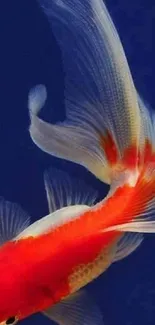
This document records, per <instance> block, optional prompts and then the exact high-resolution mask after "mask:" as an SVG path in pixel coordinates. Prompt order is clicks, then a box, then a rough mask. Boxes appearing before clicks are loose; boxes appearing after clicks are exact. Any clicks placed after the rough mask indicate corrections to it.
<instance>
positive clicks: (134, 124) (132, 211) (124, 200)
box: [28, 0, 155, 323]
mask: <svg viewBox="0 0 155 325" xmlns="http://www.w3.org/2000/svg"><path fill="white" fill-rule="evenodd" d="M38 3H39V4H40V5H41V7H42V9H43V11H44V13H45V16H47V18H48V20H49V24H50V25H51V27H52V31H53V33H54V35H55V37H56V40H57V42H58V44H59V46H60V48H61V51H62V58H63V66H64V72H65V106H66V117H67V118H66V120H65V121H64V122H63V123H57V124H55V125H52V124H49V123H47V122H45V121H43V120H42V119H41V118H40V117H39V116H38V115H39V112H40V110H41V109H42V107H43V106H44V104H45V102H46V100H47V90H46V87H45V86H44V85H38V86H35V87H34V88H33V89H31V91H30V93H29V98H28V106H29V112H30V119H31V124H30V129H29V130H30V136H31V138H32V140H33V141H34V143H35V144H36V145H37V146H38V147H39V148H41V149H42V150H43V151H45V152H47V153H49V154H51V155H53V156H56V157H58V158H61V159H66V160H70V161H72V162H75V163H78V164H81V165H82V166H84V167H85V168H87V169H88V170H89V171H90V172H91V173H93V174H94V175H95V176H96V177H97V178H98V179H100V180H101V181H103V182H105V183H107V184H109V185H110V190H109V193H108V195H107V197H106V198H104V199H103V200H102V201H101V202H99V203H97V204H96V205H94V206H92V207H89V209H88V210H85V208H82V206H81V205H80V206H79V208H77V206H76V209H79V210H78V212H77V210H76V213H77V214H74V212H73V211H72V210H70V207H66V209H65V213H66V219H65V223H64V224H63V225H59V227H58V228H57V231H56V232H55V234H54V235H53V236H55V237H52V240H51V242H52V243H53V247H54V252H55V253H56V251H57V250H58V248H57V245H58V246H59V247H60V246H61V240H60V238H61V239H62V238H63V241H62V242H63V243H64V240H65V245H64V246H63V249H64V252H67V253H68V254H69V258H68V260H63V258H62V256H64V255H65V256H68V254H67V253H65V254H64V253H63V254H62V252H61V255H59V256H61V261H62V263H60V264H59V265H58V264H57V266H59V267H57V268H55V270H56V271H55V272H56V276H58V277H59V276H60V270H61V269H62V265H65V268H64V269H63V275H64V273H65V272H66V273H65V276H64V277H63V280H64V278H67V279H71V281H72V280H73V282H72V283H74V285H73V287H72V286H71V287H70V288H71V289H70V290H69V292H68V293H67V290H66V287H65V286H64V282H63V281H62V282H61V286H60V291H61V292H60V291H59V290H58V291H57V290H56V288H55V289H53V292H54V294H55V295H56V296H57V299H56V298H55V300H54V303H59V301H60V300H61V299H62V297H63V298H64V300H62V301H65V297H66V296H67V295H69V294H74V292H77V291H78V290H79V289H80V288H82V287H83V286H84V285H86V284H87V283H88V282H90V281H92V280H93V279H94V278H96V277H97V276H98V275H99V274H101V273H103V271H104V270H105V269H106V268H107V267H108V266H109V265H110V264H111V263H112V261H115V260H118V259H119V257H118V256H119V252H120V259H121V258H122V257H123V256H124V257H125V256H127V255H129V252H132V251H134V250H135V249H136V248H137V247H138V246H139V245H140V243H141V242H142V240H143V235H142V234H140V233H154V232H155V220H154V214H155V139H154V131H155V118H154V113H153V112H149V110H148V109H147V105H146V104H145V103H144V101H143V100H142V98H141V97H140V95H139V94H138V92H137V90H136V88H135V86H134V83H133V80H132V76H131V72H130V69H129V66H128V63H127V59H126V56H125V53H124V50H123V47H122V44H121V41H120V38H119V36H118V33H117V31H116V29H115V26H114V24H113V22H112V20H111V18H110V15H109V13H108V11H107V9H106V6H105V4H104V3H103V2H102V0H85V1H84V0H53V1H51V0H38ZM71 209H72V208H71ZM82 209H84V210H83V211H82ZM70 212H71V213H70ZM61 220H62V219H61ZM138 233H139V234H138ZM60 234H61V236H60ZM128 236H129V237H128ZM122 242H123V244H122V246H121V244H120V243H122ZM55 243H56V244H55ZM66 243H67V244H66ZM119 245H120V246H121V249H120V250H119V248H118V247H119ZM134 245H135V246H134ZM67 249H68V250H67ZM111 254H112V255H111ZM107 256H113V257H112V258H110V260H109V257H108V259H107ZM75 260H76V262H75ZM101 260H102V262H101V264H102V263H103V264H102V265H101V268H100V271H99V270H97V269H98V267H97V269H96V263H97V265H98V262H99V264H100V261H101ZM56 262H57V263H58V259H56ZM56 262H55V265H56ZM74 263H75V264H74ZM94 263H95V269H94V266H92V264H93V265H94ZM74 267H75V268H74ZM81 267H82V270H83V271H81ZM71 269H72V271H73V270H74V272H75V273H74V272H73V273H67V272H70V271H69V270H71ZM88 269H89V270H90V269H91V271H90V273H89V271H88ZM58 270H59V272H58ZM66 270H67V271H66ZM86 270H87V271H86ZM53 272H54V270H53ZM87 273H89V277H87V276H86V274H87ZM70 274H71V278H70ZM79 274H80V282H79V280H77V279H79V278H78V276H79ZM52 275H53V273H52ZM54 275H55V273H54ZM55 283H57V281H55ZM58 283H59V284H60V278H59V281H58ZM67 283H68V280H67ZM52 288H53V287H52ZM62 289H63V290H62ZM65 290H66V291H65ZM56 293H57V294H56ZM51 305H52V304H51ZM56 306H57V305H56ZM42 307H43V306H42ZM51 308H52V307H51ZM51 308H48V316H49V317H50V318H51V319H52V316H51V314H50V313H51ZM64 322H65V321H64ZM79 323H80V322H79Z"/></svg>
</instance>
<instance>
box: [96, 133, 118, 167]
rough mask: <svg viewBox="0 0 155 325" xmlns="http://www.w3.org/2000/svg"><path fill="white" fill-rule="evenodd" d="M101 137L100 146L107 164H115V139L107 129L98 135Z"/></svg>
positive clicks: (116, 156)
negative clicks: (103, 133) (104, 132)
mask: <svg viewBox="0 0 155 325" xmlns="http://www.w3.org/2000/svg"><path fill="white" fill-rule="evenodd" d="M100 139H101V146H102V148H103V149H104V152H105V156H106V158H107V160H108V162H109V164H110V165H111V166H112V165H115V164H116V163H117V160H118V152H117V147H116V144H115V141H114V139H113V137H112V135H111V134H110V132H109V131H108V130H107V131H106V134H105V135H102V136H101V137H100Z"/></svg>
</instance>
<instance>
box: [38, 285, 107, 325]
mask: <svg viewBox="0 0 155 325" xmlns="http://www.w3.org/2000/svg"><path fill="white" fill-rule="evenodd" d="M43 314H44V315H45V316H47V317H48V318H50V319H51V320H53V321H55V322H56V323H57V324H59V325H83V324H85V325H94V324H95V325H103V316H102V314H101V311H100V309H99V307H98V306H97V305H96V304H95V302H94V301H93V300H92V299H91V298H90V296H88V294H87V293H86V292H85V290H80V291H78V292H77V293H75V294H73V295H70V296H69V297H68V298H66V299H64V300H62V301H61V302H60V303H58V304H56V305H55V306H53V307H51V308H48V309H47V310H45V311H44V312H43Z"/></svg>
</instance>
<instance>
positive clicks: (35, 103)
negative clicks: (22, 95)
mask: <svg viewBox="0 0 155 325" xmlns="http://www.w3.org/2000/svg"><path fill="white" fill-rule="evenodd" d="M46 99H47V91H46V87H45V86H44V85H38V86H37V87H35V88H33V90H32V91H30V92H29V96H28V106H29V110H30V115H31V112H32V114H38V113H39V111H40V110H41V109H42V107H43V106H44V104H45V102H46Z"/></svg>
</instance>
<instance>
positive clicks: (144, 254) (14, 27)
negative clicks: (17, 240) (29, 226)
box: [0, 0, 155, 325]
mask: <svg viewBox="0 0 155 325" xmlns="http://www.w3.org/2000/svg"><path fill="white" fill-rule="evenodd" d="M107 5H108V8H109V10H110V12H111V14H112V17H113V19H114V22H115V24H116V26H117V29H118V31H119V34H120V36H121V39H122V42H123V45H124V48H125V51H126V54H127V58H128V61H129V65H130V68H131V71H132V74H133V78H134V81H135V83H136V86H137V88H138V90H139V91H140V92H141V94H142V95H143V97H144V98H145V99H146V100H147V101H148V102H149V104H150V105H151V106H153V107H154V104H155V96H154V78H153V73H152V68H153V49H152V43H153V30H152V29H153V20H155V5H154V4H153V1H149V0H147V1H146V0H135V1H128V0H107ZM63 82H64V81H63V72H62V64H61V59H60V52H59V49H58V47H57V44H56V42H55V40H54V38H53V37H52V35H51V31H50V28H49V25H48V23H47V21H46V18H45V17H44V15H43V13H42V12H41V10H40V9H39V8H38V5H37V3H36V2H35V1H34V0H22V1H21V0H16V1H12V0H8V1H3V2H1V6H0V195H2V196H4V197H5V198H6V199H8V200H11V201H16V202H18V203H20V204H21V205H22V207H23V208H24V209H25V210H26V211H28V212H29V214H30V215H31V216H32V219H33V220H36V219H37V218H40V217H41V216H43V215H45V214H46V213H47V212H48V209H47V202H46V195H45V191H44V184H43V172H44V170H45V169H46V168H47V167H49V166H51V165H52V164H53V165H54V166H57V167H60V168H63V169H65V170H68V169H69V170H70V171H71V172H72V173H73V174H75V175H79V177H82V178H84V179H85V180H87V181H88V183H90V184H92V185H93V186H94V187H96V188H97V189H99V192H100V197H101V198H102V197H103V196H104V195H105V193H106V192H107V188H106V187H105V186H104V185H103V184H102V183H100V182H99V181H97V180H96V179H94V177H93V176H92V175H90V174H89V173H88V172H87V171H86V170H85V169H84V168H82V167H79V166H76V165H72V164H71V163H67V162H62V161H59V160H58V159H55V158H52V157H51V156H49V155H47V154H45V153H43V152H41V151H40V150H39V149H38V148H37V147H36V146H35V145H34V144H33V143H32V141H31V139H30V137H29V132H28V126H29V116H28V110H27V94H28V91H29V89H30V88H31V87H32V86H34V85H35V84H38V83H45V84H46V85H47V88H48V93H49V98H48V103H47V107H46V118H47V119H48V120H51V121H53V122H55V121H58V120H60V119H62V118H63V117H64V112H65V111H64V106H63V90H64V83H63ZM154 252H155V236H153V235H152V236H146V240H145V242H144V244H143V245H142V246H141V248H140V249H138V250H137V251H136V252H135V253H134V254H133V255H132V256H130V257H128V258H127V259H126V260H124V261H122V262H119V263H117V264H115V265H113V266H111V268H110V269H109V270H108V271H107V272H106V273H105V274H103V275H102V276H101V277H100V278H99V279H98V280H96V281H94V283H92V284H91V285H89V288H88V289H89V290H90V293H91V294H92V295H93V296H95V298H96V300H97V301H98V303H99V305H100V307H101V309H102V311H103V313H104V319H105V325H117V324H119V325H131V324H133V325H134V324H135V325H137V324H138V325H139V324H141V325H142V324H144V325H148V324H152V325H154V323H155V276H154V274H155V255H154ZM24 322H25V324H26V323H27V324H29V325H31V324H38V323H39V324H41V323H43V324H48V323H49V324H50V322H49V320H46V319H45V318H43V316H41V315H34V316H33V317H30V318H29V319H27V320H25V321H24ZM24 322H23V324H24Z"/></svg>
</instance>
